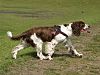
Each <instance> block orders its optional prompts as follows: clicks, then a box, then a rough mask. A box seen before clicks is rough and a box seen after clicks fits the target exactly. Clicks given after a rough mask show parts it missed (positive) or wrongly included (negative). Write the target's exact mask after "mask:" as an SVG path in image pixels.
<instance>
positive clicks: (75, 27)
mask: <svg viewBox="0 0 100 75" xmlns="http://www.w3.org/2000/svg"><path fill="white" fill-rule="evenodd" d="M71 28H72V32H73V34H74V35H75V36H79V35H80V33H81V31H82V32H83V31H86V32H89V31H88V29H89V28H90V26H89V25H88V24H85V23H84V22H83V21H76V22H73V23H72V25H71Z"/></svg>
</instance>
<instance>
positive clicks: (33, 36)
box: [7, 21, 90, 60]
mask: <svg viewBox="0 0 100 75" xmlns="http://www.w3.org/2000/svg"><path fill="white" fill-rule="evenodd" d="M89 28H90V26H89V25H88V24H85V23H84V22H83V21H75V22H72V23H69V24H61V25H54V26H51V27H33V28H31V29H29V30H27V31H25V32H23V33H21V34H19V35H17V36H13V35H12V32H10V31H8V32H7V35H8V37H9V38H10V39H11V40H20V41H21V43H20V44H18V45H17V46H16V47H14V48H13V50H12V54H13V58H14V59H16V58H17V53H18V51H20V50H22V49H24V48H27V47H29V46H32V47H36V51H37V56H38V57H39V58H40V60H43V59H49V60H52V59H53V58H52V55H53V53H54V49H55V46H56V45H57V44H58V43H61V42H62V43H64V44H65V47H68V52H69V54H71V55H75V56H78V57H82V56H83V54H80V53H78V52H77V50H76V49H75V48H74V46H73V45H72V43H71V40H70V37H71V36H72V34H74V35H75V36H80V33H81V32H82V31H86V32H89V31H88V29H89ZM44 42H46V45H45V53H46V54H47V56H44V55H43V53H42V45H43V43H44Z"/></svg>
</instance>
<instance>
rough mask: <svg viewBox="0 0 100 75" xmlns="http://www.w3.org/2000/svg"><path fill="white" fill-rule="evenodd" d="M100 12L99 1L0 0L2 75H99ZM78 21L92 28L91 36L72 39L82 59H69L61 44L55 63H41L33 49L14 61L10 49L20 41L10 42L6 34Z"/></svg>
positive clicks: (20, 54) (85, 34) (19, 55)
mask: <svg viewBox="0 0 100 75" xmlns="http://www.w3.org/2000/svg"><path fill="white" fill-rule="evenodd" d="M99 9H100V1H99V0H96V1H94V0H91V1H90V0H84V1H83V0H77V1H76V0H73V1H72V0H43V1H42V0H27V1H25V0H0V75H100V50H99V49H100V25H99V24H100V14H99V13H100V10H99ZM76 20H82V21H85V22H86V23H88V24H89V25H90V26H91V29H90V31H91V33H82V34H81V36H80V37H75V36H73V37H72V38H71V40H72V42H73V45H74V46H75V48H76V49H77V50H78V51H79V52H80V53H83V57H82V58H76V57H70V56H68V55H67V49H66V48H65V47H64V46H63V45H62V44H59V45H58V46H57V47H56V49H55V54H54V55H53V60H52V61H50V60H43V61H41V60H39V59H38V58H37V56H36V51H35V48H34V49H33V48H31V47H30V48H27V49H23V50H22V51H20V52H19V54H18V58H17V59H16V60H14V59H12V56H11V49H12V48H13V47H14V46H16V45H17V44H18V43H19V41H11V40H9V39H8V37H7V35H6V32H7V31H12V32H13V33H14V34H19V33H21V32H23V31H25V30H27V29H29V28H31V27H36V26H37V27H38V26H53V25H55V24H62V23H69V22H73V21H76Z"/></svg>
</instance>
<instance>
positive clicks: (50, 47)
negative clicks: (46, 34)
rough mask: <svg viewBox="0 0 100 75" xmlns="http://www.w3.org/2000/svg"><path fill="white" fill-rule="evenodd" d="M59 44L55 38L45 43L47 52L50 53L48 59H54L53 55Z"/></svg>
mask: <svg viewBox="0 0 100 75" xmlns="http://www.w3.org/2000/svg"><path fill="white" fill-rule="evenodd" d="M57 44H58V42H57V41H56V40H55V39H53V40H52V41H51V42H47V44H46V45H45V53H46V54H48V56H47V59H49V60H53V58H52V55H53V53H54V48H55V46H56V45H57Z"/></svg>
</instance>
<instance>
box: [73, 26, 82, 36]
mask: <svg viewBox="0 0 100 75" xmlns="http://www.w3.org/2000/svg"><path fill="white" fill-rule="evenodd" d="M71 27H72V32H73V34H74V35H75V36H80V33H81V32H80V28H79V27H78V26H77V25H74V24H73V25H72V26H71Z"/></svg>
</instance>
